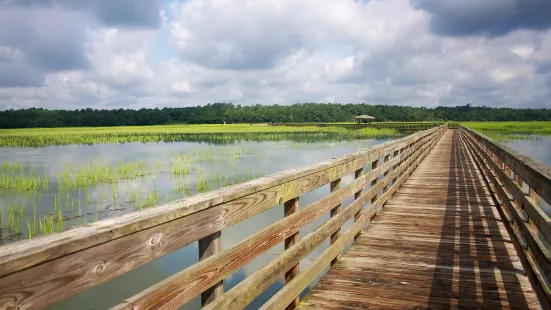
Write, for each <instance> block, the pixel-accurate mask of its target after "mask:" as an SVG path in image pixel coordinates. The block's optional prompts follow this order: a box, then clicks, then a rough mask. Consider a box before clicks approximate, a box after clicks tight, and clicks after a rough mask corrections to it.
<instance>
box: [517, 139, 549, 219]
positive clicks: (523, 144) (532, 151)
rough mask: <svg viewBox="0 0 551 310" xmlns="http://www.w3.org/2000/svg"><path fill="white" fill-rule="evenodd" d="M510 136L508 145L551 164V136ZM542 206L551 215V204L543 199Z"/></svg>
mask: <svg viewBox="0 0 551 310" xmlns="http://www.w3.org/2000/svg"><path fill="white" fill-rule="evenodd" d="M510 138H511V137H509V139H508V140H507V142H506V144H507V145H508V146H510V147H511V148H513V149H515V150H517V151H519V152H520V153H522V154H524V155H528V156H530V157H532V158H533V159H535V160H537V161H539V162H541V163H543V164H545V165H547V166H551V136H535V135H533V136H528V138H523V139H518V140H514V139H510ZM541 208H542V209H543V210H544V212H545V213H546V214H547V215H548V216H550V217H551V206H550V205H549V204H548V203H547V202H545V201H543V200H541Z"/></svg>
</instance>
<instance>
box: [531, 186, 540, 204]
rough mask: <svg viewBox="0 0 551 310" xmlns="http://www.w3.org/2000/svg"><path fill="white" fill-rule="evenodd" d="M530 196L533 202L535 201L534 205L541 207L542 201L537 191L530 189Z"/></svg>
mask: <svg viewBox="0 0 551 310" xmlns="http://www.w3.org/2000/svg"><path fill="white" fill-rule="evenodd" d="M528 195H529V196H530V198H532V200H534V203H535V204H536V206H538V207H539V206H541V201H540V199H541V198H540V196H539V195H538V193H536V191H535V190H534V189H533V188H531V187H530V191H529V192H528Z"/></svg>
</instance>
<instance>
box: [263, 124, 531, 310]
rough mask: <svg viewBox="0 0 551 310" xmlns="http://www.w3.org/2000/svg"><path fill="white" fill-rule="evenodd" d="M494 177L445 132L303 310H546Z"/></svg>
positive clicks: (456, 137)
mask: <svg viewBox="0 0 551 310" xmlns="http://www.w3.org/2000/svg"><path fill="white" fill-rule="evenodd" d="M452 137H453V138H452ZM406 173H407V172H406ZM406 175H407V174H406ZM485 180H486V177H485V175H484V174H482V173H481V171H480V170H478V167H477V166H476V158H473V156H472V154H471V153H470V152H469V150H468V149H467V145H466V144H465V143H464V142H463V140H461V137H460V136H459V133H457V132H455V133H452V132H448V133H446V135H445V136H444V137H443V138H442V139H441V140H440V141H438V144H437V145H436V146H435V147H434V148H433V149H432V151H431V152H430V153H429V154H428V155H427V156H426V157H425V159H424V161H423V162H422V163H421V164H420V165H419V166H418V168H417V169H415V170H414V171H413V173H412V174H411V177H410V178H408V179H407V180H406V181H405V185H404V186H403V187H401V188H400V189H399V190H398V191H397V193H396V194H395V195H394V196H393V198H392V200H391V201H390V202H389V203H388V204H387V207H386V208H385V209H384V211H382V213H380V215H379V216H377V217H376V218H375V220H374V221H373V222H372V223H371V224H370V225H369V226H368V228H367V230H366V231H364V232H363V233H362V235H361V236H360V237H359V238H358V239H357V241H356V242H355V243H354V244H353V245H352V246H351V247H350V249H349V251H348V252H347V253H346V254H345V255H343V257H342V259H341V260H339V262H338V263H337V264H335V266H334V267H333V268H331V269H330V270H329V271H328V273H327V274H326V275H325V276H324V277H323V278H322V280H321V281H320V283H319V284H318V285H316V287H315V288H314V289H313V290H312V291H311V292H310V293H309V294H308V296H307V297H306V298H305V299H304V300H303V301H301V303H300V304H299V307H298V308H299V309H309V308H328V309H332V308H335V309H343V308H351V309H371V308H373V309H397V308H400V309H402V308H404V309H406V308H407V309H409V308H412V309H418V308H430V309H449V308H492V307H497V308H502V309H508V308H515V309H539V308H540V306H541V305H540V304H539V302H538V300H537V298H536V295H535V294H534V291H533V290H532V288H531V287H530V286H531V285H530V281H528V278H527V277H526V275H525V274H524V272H525V271H524V266H523V265H522V264H521V263H520V262H521V259H520V256H518V254H517V249H516V248H515V247H514V246H513V244H512V243H511V242H510V241H509V240H510V238H509V234H508V231H507V230H506V226H505V224H504V222H503V220H502V219H501V214H500V213H499V209H498V207H499V206H498V205H496V204H495V203H494V202H493V201H492V191H491V190H489V189H488V188H487V187H486V183H485ZM466 181H467V182H466ZM465 184H468V185H465ZM433 185H435V186H433ZM416 189H418V191H415V190H416ZM411 197H413V198H411ZM387 212H388V213H387ZM325 266H327V265H323V267H325ZM320 268H321V267H320ZM296 279H298V278H296ZM287 290H288V288H287V286H286V287H284V288H283V289H282V290H280V293H281V292H283V293H284V292H286V291H287ZM280 293H278V294H280ZM283 293H281V294H283ZM276 296H277V295H276ZM269 305H270V306H271V305H273V302H272V303H271V304H269ZM274 308H277V307H274Z"/></svg>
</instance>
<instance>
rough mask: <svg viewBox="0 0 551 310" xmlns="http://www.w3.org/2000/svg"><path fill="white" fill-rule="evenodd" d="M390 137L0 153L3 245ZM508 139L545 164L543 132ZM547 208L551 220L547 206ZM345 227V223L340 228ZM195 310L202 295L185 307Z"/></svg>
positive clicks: (309, 197) (164, 262)
mask: <svg viewBox="0 0 551 310" xmlns="http://www.w3.org/2000/svg"><path fill="white" fill-rule="evenodd" d="M396 138H397V137H396ZM391 139H393V138H385V139H344V140H340V139H339V140H336V139H314V140H312V139H304V140H301V139H292V140H291V139H289V140H285V139H281V140H278V141H269V140H266V141H262V140H254V141H250V140H247V139H244V140H235V141H232V142H229V143H228V142H227V141H226V142H224V143H212V142H201V141H184V142H146V143H140V142H132V143H123V144H112V143H107V144H92V145H63V146H47V147H41V148H0V155H1V161H0V165H2V166H0V172H1V173H2V176H15V177H14V178H11V179H10V180H11V181H9V182H8V183H5V182H6V179H4V181H3V182H4V183H0V184H4V186H7V188H8V189H2V191H1V192H0V214H1V218H0V220H1V225H0V227H1V229H0V232H1V236H0V237H1V238H0V240H1V242H2V243H3V244H7V243H11V242H16V241H18V240H22V239H26V238H28V237H29V235H30V236H31V237H34V236H37V235H41V234H47V233H49V232H52V231H60V230H66V229H70V228H71V227H74V226H79V225H82V224H86V223H90V222H93V221H97V220H100V219H104V218H109V217H113V216H118V215H121V214H124V213H128V212H133V211H136V210H141V209H145V208H151V207H155V206H157V205H162V204H164V203H168V202H171V201H174V200H177V199H181V198H184V197H186V196H190V195H194V194H196V193H200V192H205V191H208V190H211V189H215V188H219V187H224V186H228V185H231V184H235V183H240V182H244V181H247V180H249V179H254V178H257V177H259V176H263V175H268V174H272V173H275V172H280V171H283V170H287V169H291V168H299V167H304V166H306V165H310V164H315V163H318V162H321V161H324V160H328V159H331V158H333V157H337V156H341V155H345V154H349V153H352V152H355V151H357V150H360V149H364V148H368V147H371V146H373V145H376V144H379V143H383V142H385V141H389V140H391ZM505 143H506V144H508V145H509V146H511V147H513V148H515V149H517V150H518V151H520V152H521V153H524V154H526V155H528V156H531V157H533V158H535V159H537V160H539V161H541V162H543V163H545V164H547V165H551V137H549V136H543V137H542V136H528V137H527V136H523V137H522V139H521V138H520V137H519V139H510V137H509V139H508V140H507V141H506V142H505ZM0 177H1V176H0ZM352 179H353V177H352V175H349V176H347V177H346V178H344V179H343V181H342V182H343V185H346V184H348V183H350V182H351V181H352ZM6 184H8V185H6ZM328 192H329V186H328V185H326V186H323V187H321V188H319V189H317V190H315V191H313V192H310V193H307V194H305V195H303V196H301V197H300V206H301V207H305V206H307V205H308V204H310V203H312V202H314V201H316V200H318V199H320V198H322V197H323V196H324V195H326V194H327V193H328ZM351 200H352V198H350V199H349V200H347V201H345V203H344V204H343V205H344V206H346V205H347V204H348V203H350V201H351ZM546 212H547V213H548V214H551V212H549V209H547V210H546ZM281 218H283V206H278V207H276V208H273V209H271V210H269V211H266V212H263V213H260V214H258V215H256V216H254V217H252V218H249V219H247V220H245V221H243V222H241V223H238V224H236V225H234V226H231V227H228V228H226V229H224V230H223V231H222V247H223V248H229V247H231V246H233V245H235V244H237V243H238V242H240V241H242V240H244V239H245V238H247V237H249V236H251V235H252V234H254V233H255V232H258V231H260V230H261V229H263V228H265V227H267V226H268V225H270V224H272V223H274V222H276V221H278V220H279V219H281ZM328 219H329V214H326V215H325V216H323V217H322V218H320V219H318V220H316V221H315V222H314V223H312V224H310V225H308V226H307V227H305V228H304V229H302V230H301V231H300V235H302V236H304V235H305V234H307V233H309V232H310V231H312V230H313V229H315V228H316V227H318V226H319V225H321V224H322V223H323V222H325V221H327V220H328ZM351 223H352V221H349V222H348V223H346V225H345V227H344V229H345V230H346V229H347V228H348V227H349V226H350V225H351ZM328 245H329V241H326V242H325V243H324V244H322V245H321V246H319V247H318V248H317V249H315V250H314V251H313V252H312V253H310V254H309V255H308V256H307V257H306V258H305V259H303V260H302V261H301V263H300V268H301V269H303V268H306V267H307V266H308V265H309V264H310V262H311V261H312V260H313V259H314V258H315V257H317V256H318V255H319V254H320V253H321V252H322V251H323V250H324V249H326V248H327V246H328ZM282 251H283V244H279V245H277V246H275V247H273V248H272V249H270V250H268V251H267V252H266V253H264V254H262V255H260V256H259V257H257V258H256V259H254V260H253V261H252V262H250V263H249V264H247V265H246V266H244V267H243V268H241V269H239V270H238V271H237V272H235V273H234V274H232V275H231V276H229V277H228V278H226V279H225V280H224V289H225V291H227V290H229V289H230V288H232V287H233V286H235V285H236V284H237V283H239V282H240V281H242V280H243V279H244V278H245V277H247V276H248V275H250V274H252V273H253V272H254V271H256V270H258V269H259V268H260V267H261V266H263V265H265V264H266V263H267V262H268V261H270V260H271V259H273V258H274V257H276V256H277V255H278V254H279V253H281V252H282ZM197 261H198V246H197V242H194V243H192V244H189V245H188V246H186V247H184V248H182V249H179V250H177V251H175V252H173V253H170V254H168V255H166V256H164V257H162V258H160V259H157V260H155V261H153V262H151V263H148V264H146V265H144V266H142V267H140V268H137V269H135V270H133V271H131V272H128V273H126V274H124V275H122V276H119V277H117V278H115V279H113V280H110V281H108V282H106V283H104V284H101V285H98V286H96V287H94V288H92V289H90V290H88V291H86V292H84V293H81V294H79V295H76V296H74V297H72V298H69V299H67V300H65V301H63V302H60V303H59V304H56V305H54V306H52V307H51V309H83V308H86V309H105V308H108V307H110V306H114V305H116V304H117V303H119V302H120V301H122V300H123V299H125V298H127V297H130V296H132V295H134V294H136V293H138V292H140V291H141V290H143V289H145V288H147V287H149V286H151V285H153V284H155V283H157V282H159V281H161V280H163V279H165V278H167V277H169V276H171V275H173V274H174V273H176V272H178V271H180V270H182V269H185V268H186V267H188V266H190V265H192V264H194V263H196V262H197ZM313 284H314V283H313ZM313 284H311V286H312V285H313ZM282 285H283V279H282V280H280V281H278V282H276V283H275V284H274V285H272V287H270V288H269V289H268V290H267V291H266V292H264V293H263V294H262V295H260V296H259V297H258V298H257V299H256V300H255V301H253V302H252V303H251V304H250V305H249V307H248V308H249V309H256V308H258V307H259V305H261V304H262V303H264V302H265V301H266V300H268V299H269V298H270V297H271V296H272V295H273V294H274V293H275V292H276V291H277V290H278V289H279V288H281V287H282ZM311 286H310V287H311ZM308 290H309V289H306V290H305V292H303V294H305V293H306V292H307V291H308ZM198 308H200V301H199V298H195V299H194V300H192V301H191V302H190V303H188V304H187V305H184V306H183V307H182V309H198Z"/></svg>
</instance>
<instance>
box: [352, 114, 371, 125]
mask: <svg viewBox="0 0 551 310" xmlns="http://www.w3.org/2000/svg"><path fill="white" fill-rule="evenodd" d="M354 119H355V120H356V124H361V123H369V124H371V120H374V119H375V118H374V117H373V116H369V115H359V116H356V117H354Z"/></svg>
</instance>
